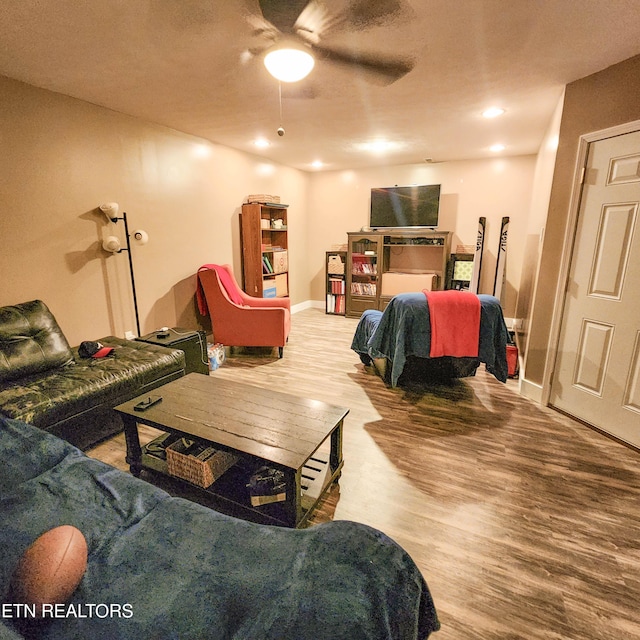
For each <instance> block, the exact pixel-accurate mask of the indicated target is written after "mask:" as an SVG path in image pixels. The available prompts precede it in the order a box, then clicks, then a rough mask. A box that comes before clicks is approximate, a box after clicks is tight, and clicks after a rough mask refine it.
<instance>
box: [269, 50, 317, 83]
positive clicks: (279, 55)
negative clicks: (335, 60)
mask: <svg viewBox="0 0 640 640" xmlns="http://www.w3.org/2000/svg"><path fill="white" fill-rule="evenodd" d="M315 62H316V61H315V60H314V58H313V56H312V55H311V54H310V53H309V51H307V50H306V49H305V48H304V47H299V46H295V45H290V44H286V45H281V46H278V47H276V48H274V49H271V50H270V51H268V52H267V53H266V55H265V57H264V66H265V67H266V68H267V71H268V72H269V73H270V74H271V75H272V76H273V77H274V78H276V80H280V81H281V82H298V80H302V79H303V78H306V77H307V76H308V75H309V74H310V73H311V70H312V69H313V66H314V65H315Z"/></svg>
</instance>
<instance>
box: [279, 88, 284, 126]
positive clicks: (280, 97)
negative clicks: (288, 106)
mask: <svg viewBox="0 0 640 640" xmlns="http://www.w3.org/2000/svg"><path fill="white" fill-rule="evenodd" d="M278 102H279V104H280V126H279V127H278V135H279V136H280V137H282V136H283V135H284V127H283V126H282V82H280V80H278Z"/></svg>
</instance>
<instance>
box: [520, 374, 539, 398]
mask: <svg viewBox="0 0 640 640" xmlns="http://www.w3.org/2000/svg"><path fill="white" fill-rule="evenodd" d="M520 395H523V396H524V397H525V398H529V400H533V401H534V402H537V403H538V404H542V385H540V384H537V383H536V382H531V381H530V380H527V379H526V378H520Z"/></svg>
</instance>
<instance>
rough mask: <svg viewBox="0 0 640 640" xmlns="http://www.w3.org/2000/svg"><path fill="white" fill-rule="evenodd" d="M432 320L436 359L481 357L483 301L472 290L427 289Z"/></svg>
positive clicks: (432, 338)
mask: <svg viewBox="0 0 640 640" xmlns="http://www.w3.org/2000/svg"><path fill="white" fill-rule="evenodd" d="M423 293H424V295H425V296H426V297H427V304H428V305H429V316H430V318H431V351H430V354H429V355H430V356H431V357H432V358H439V357H440V356H453V357H456V358H464V357H469V358H477V357H478V344H479V340H480V300H479V299H478V296H477V295H476V294H475V293H470V292H468V291H453V290H451V291H428V290H427V289H423Z"/></svg>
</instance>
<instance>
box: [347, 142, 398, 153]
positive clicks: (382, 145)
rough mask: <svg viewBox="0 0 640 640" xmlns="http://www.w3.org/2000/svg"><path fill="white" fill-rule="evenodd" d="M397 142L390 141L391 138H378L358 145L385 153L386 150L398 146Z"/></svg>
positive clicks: (366, 149) (361, 147)
mask: <svg viewBox="0 0 640 640" xmlns="http://www.w3.org/2000/svg"><path fill="white" fill-rule="evenodd" d="M398 146H399V145H398V143H397V142H389V140H384V139H378V140H372V141H371V142H362V143H361V144H359V145H357V147H358V148H359V149H362V150H363V151H371V152H372V153H384V152H385V151H392V150H393V149H396V148H397V147H398Z"/></svg>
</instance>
